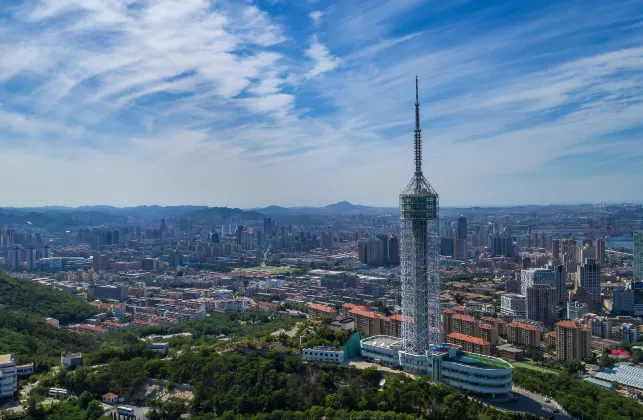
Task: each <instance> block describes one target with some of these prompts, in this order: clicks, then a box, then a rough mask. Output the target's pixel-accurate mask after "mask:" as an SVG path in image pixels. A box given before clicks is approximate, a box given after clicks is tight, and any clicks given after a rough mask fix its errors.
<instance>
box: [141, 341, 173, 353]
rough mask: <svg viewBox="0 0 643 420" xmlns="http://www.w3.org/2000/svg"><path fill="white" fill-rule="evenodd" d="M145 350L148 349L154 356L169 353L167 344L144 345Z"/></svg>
mask: <svg viewBox="0 0 643 420" xmlns="http://www.w3.org/2000/svg"><path fill="white" fill-rule="evenodd" d="M145 348H148V349H150V350H151V351H152V353H154V354H162V355H163V356H165V355H166V354H168V352H169V351H170V344H169V343H145Z"/></svg>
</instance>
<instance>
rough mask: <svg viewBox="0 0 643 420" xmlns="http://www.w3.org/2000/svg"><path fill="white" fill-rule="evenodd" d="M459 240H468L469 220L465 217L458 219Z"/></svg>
mask: <svg viewBox="0 0 643 420" xmlns="http://www.w3.org/2000/svg"><path fill="white" fill-rule="evenodd" d="M457 239H464V240H466V239H467V218H466V217H464V216H460V217H458V236H457Z"/></svg>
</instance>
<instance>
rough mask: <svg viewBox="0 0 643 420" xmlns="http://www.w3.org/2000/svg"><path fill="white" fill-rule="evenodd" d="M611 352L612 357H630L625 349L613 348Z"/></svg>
mask: <svg viewBox="0 0 643 420" xmlns="http://www.w3.org/2000/svg"><path fill="white" fill-rule="evenodd" d="M611 354H612V356H614V357H630V352H629V351H627V350H620V349H614V350H612V351H611Z"/></svg>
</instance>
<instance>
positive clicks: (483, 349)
mask: <svg viewBox="0 0 643 420" xmlns="http://www.w3.org/2000/svg"><path fill="white" fill-rule="evenodd" d="M447 343H451V344H455V345H458V346H461V347H462V349H463V350H464V351H468V352H471V353H479V354H485V355H487V356H490V355H491V345H490V344H489V342H488V341H486V340H483V339H482V338H478V337H472V336H470V335H466V334H460V333H456V332H454V333H451V334H449V335H448V336H447Z"/></svg>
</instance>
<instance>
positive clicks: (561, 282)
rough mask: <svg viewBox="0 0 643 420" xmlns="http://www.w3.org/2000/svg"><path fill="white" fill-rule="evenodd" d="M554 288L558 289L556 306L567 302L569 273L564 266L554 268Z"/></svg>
mask: <svg viewBox="0 0 643 420" xmlns="http://www.w3.org/2000/svg"><path fill="white" fill-rule="evenodd" d="M554 287H555V288H556V305H564V304H565V302H566V301H567V271H566V270H565V266H564V265H562V264H559V265H556V266H554Z"/></svg>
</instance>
